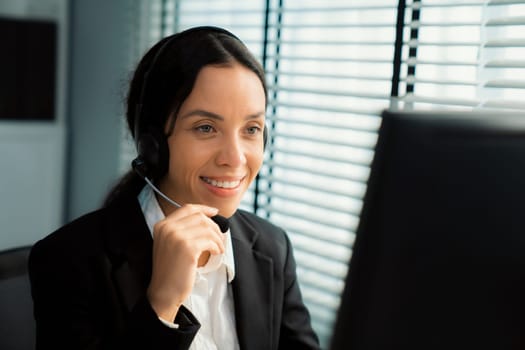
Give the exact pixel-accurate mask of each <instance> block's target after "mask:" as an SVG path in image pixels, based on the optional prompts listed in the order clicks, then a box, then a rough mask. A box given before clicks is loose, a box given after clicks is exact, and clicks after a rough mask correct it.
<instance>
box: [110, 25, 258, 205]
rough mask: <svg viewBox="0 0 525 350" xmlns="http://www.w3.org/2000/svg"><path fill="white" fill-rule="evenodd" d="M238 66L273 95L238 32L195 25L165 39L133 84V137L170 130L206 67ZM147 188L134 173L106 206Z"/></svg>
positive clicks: (128, 110)
mask: <svg viewBox="0 0 525 350" xmlns="http://www.w3.org/2000/svg"><path fill="white" fill-rule="evenodd" d="M233 63H239V64H242V65H243V66H245V67H246V68H248V69H250V70H251V71H253V72H254V73H255V74H256V75H257V77H258V78H259V79H260V81H261V84H262V86H263V88H264V93H265V96H266V97H267V87H266V82H265V76H264V70H263V67H262V66H261V64H260V63H259V62H258V61H257V59H256V58H255V57H254V56H253V54H252V53H251V52H250V51H249V50H248V48H247V47H246V46H245V45H244V43H243V42H242V41H241V40H240V39H239V38H237V37H236V36H235V35H234V34H232V33H230V32H228V31H226V30H224V29H222V28H217V27H195V28H191V29H188V30H185V31H183V32H180V33H177V34H174V35H171V36H168V37H166V38H164V39H162V40H160V41H159V42H158V43H156V44H155V45H154V46H153V47H151V49H149V50H148V51H147V52H146V54H145V55H144V56H143V57H142V59H141V60H140V62H139V64H138V65H137V68H136V69H135V72H134V74H133V77H132V79H131V82H130V85H129V90H128V95H127V101H126V121H127V125H128V128H129V130H130V131H131V135H132V136H133V138H136V137H137V135H136V133H137V132H139V133H141V132H144V131H145V130H146V129H148V128H156V129H158V130H164V129H165V125H166V123H167V121H168V118H169V117H170V116H171V115H172V116H174V117H176V116H177V114H178V113H177V112H178V110H179V108H180V106H181V105H182V103H183V102H184V101H185V100H186V98H187V97H188V95H189V94H190V93H191V91H192V89H193V86H194V84H195V80H196V79H197V75H198V74H199V72H200V71H201V69H202V68H203V67H205V66H208V65H231V64H233ZM139 106H140V107H139ZM138 111H140V112H138ZM138 113H140V120H139V121H137V118H138ZM174 123H175V118H173V121H172V124H171V125H170V126H169V130H170V132H171V130H172V129H173V127H174ZM144 184H145V182H144V180H143V179H141V178H140V177H139V176H138V175H137V174H135V172H134V171H133V170H130V171H128V173H127V174H125V175H124V176H123V177H122V178H121V179H120V181H119V182H118V183H117V185H116V186H115V187H114V188H113V189H112V190H111V191H110V192H109V194H108V196H107V197H106V200H105V202H104V204H105V205H108V204H110V203H111V202H113V201H114V200H115V199H116V198H118V197H119V196H120V195H124V194H127V195H134V196H136V195H137V194H138V193H139V192H140V190H141V189H142V187H143V186H144Z"/></svg>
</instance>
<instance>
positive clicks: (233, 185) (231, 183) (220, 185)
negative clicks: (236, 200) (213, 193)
mask: <svg viewBox="0 0 525 350" xmlns="http://www.w3.org/2000/svg"><path fill="white" fill-rule="evenodd" d="M201 179H202V181H204V182H206V183H207V184H210V185H212V186H214V187H218V188H224V189H232V188H236V187H238V186H239V185H240V183H241V181H242V179H239V180H233V181H220V180H214V179H211V178H209V177H204V176H201Z"/></svg>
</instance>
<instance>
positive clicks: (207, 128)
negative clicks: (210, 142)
mask: <svg viewBox="0 0 525 350" xmlns="http://www.w3.org/2000/svg"><path fill="white" fill-rule="evenodd" d="M195 130H196V131H198V132H201V133H203V134H209V133H211V132H213V126H211V125H208V124H204V125H199V126H197V127H196V128H195Z"/></svg>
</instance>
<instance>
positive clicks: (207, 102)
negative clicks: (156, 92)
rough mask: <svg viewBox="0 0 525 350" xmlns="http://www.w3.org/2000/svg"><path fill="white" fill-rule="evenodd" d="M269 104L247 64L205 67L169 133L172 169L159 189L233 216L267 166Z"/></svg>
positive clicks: (171, 195) (182, 201)
mask: <svg viewBox="0 0 525 350" xmlns="http://www.w3.org/2000/svg"><path fill="white" fill-rule="evenodd" d="M265 105H266V100H265V94H264V88H263V85H262V83H261V81H260V80H259V78H258V77H257V75H256V74H255V73H254V72H252V71H251V70H249V69H248V68H246V67H244V66H242V65H240V64H232V65H228V66H205V67H204V68H203V69H202V70H201V71H200V72H199V74H198V75H197V79H196V81H195V85H194V87H193V90H192V91H191V93H190V95H189V96H188V98H187V99H186V100H185V101H184V102H183V104H182V105H181V107H180V109H179V111H178V115H177V118H176V122H175V126H174V128H173V130H172V131H171V134H170V135H169V137H168V147H169V152H170V160H169V170H168V173H167V174H166V176H165V177H164V178H163V179H161V181H160V183H159V186H160V189H161V190H162V191H163V192H164V193H166V194H167V195H168V197H170V198H172V199H173V200H175V201H176V202H178V203H180V204H189V203H192V204H205V205H209V206H212V207H215V208H218V209H219V214H220V215H222V216H225V217H230V216H232V215H233V214H234V213H235V211H236V210H237V207H238V206H239V203H240V201H241V198H242V196H243V194H244V193H245V192H246V190H247V189H248V187H249V185H250V183H251V182H252V181H253V179H254V178H255V176H256V175H257V173H258V171H259V169H260V167H261V165H262V161H263V152H264V141H263V129H264V122H265ZM167 124H168V125H167V126H166V129H169V125H170V124H171V123H170V120H168V123H167ZM166 131H167V132H168V131H169V130H166Z"/></svg>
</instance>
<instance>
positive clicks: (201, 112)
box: [180, 109, 265, 120]
mask: <svg viewBox="0 0 525 350" xmlns="http://www.w3.org/2000/svg"><path fill="white" fill-rule="evenodd" d="M264 114H265V112H264V111H262V112H258V113H254V114H250V115H248V116H247V117H246V119H257V118H259V117H261V116H264ZM195 116H201V117H207V118H212V119H217V120H224V117H223V116H221V115H219V114H216V113H213V112H210V111H206V110H203V109H194V110H192V111H189V112H188V113H186V114H183V115H181V116H180V118H182V119H184V118H189V117H195Z"/></svg>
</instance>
